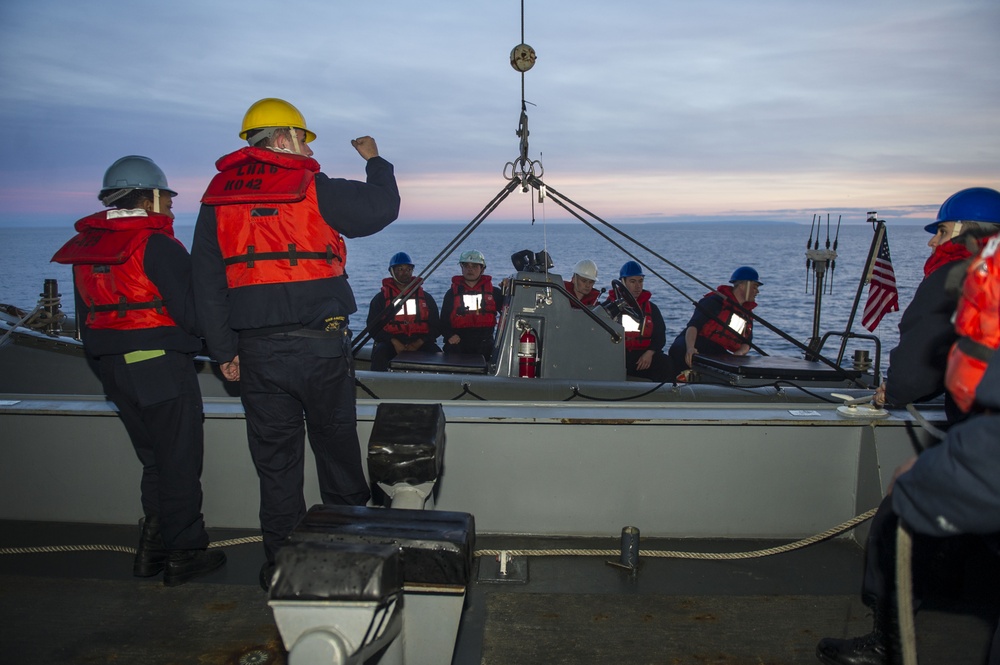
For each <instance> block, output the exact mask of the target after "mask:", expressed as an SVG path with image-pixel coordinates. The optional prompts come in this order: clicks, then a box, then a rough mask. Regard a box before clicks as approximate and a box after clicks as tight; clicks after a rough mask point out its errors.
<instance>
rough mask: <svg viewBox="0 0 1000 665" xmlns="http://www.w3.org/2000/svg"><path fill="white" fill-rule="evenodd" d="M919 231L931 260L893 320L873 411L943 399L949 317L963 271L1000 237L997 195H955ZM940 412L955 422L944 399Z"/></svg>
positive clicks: (951, 337) (975, 190) (984, 191)
mask: <svg viewBox="0 0 1000 665" xmlns="http://www.w3.org/2000/svg"><path fill="white" fill-rule="evenodd" d="M924 230H926V231H927V232H928V233H933V234H934V235H933V236H932V237H931V239H930V240H929V241H928V242H927V246H928V247H930V248H931V250H932V251H931V255H930V257H928V259H927V262H926V263H925V264H924V279H923V281H921V282H920V285H919V286H918V287H917V290H916V291H915V292H914V294H913V299H912V300H911V301H910V304H909V305H907V307H906V309H905V310H904V311H903V315H902V316H901V317H900V319H899V343H898V344H897V345H896V347H895V348H894V349H893V350H892V351H890V352H889V369H888V371H887V372H886V380H885V382H884V383H883V384H882V385H881V386H879V389H878V390H877V391H876V393H875V400H874V401H875V404H876V405H878V406H882V405H884V404H890V405H900V406H903V405H906V404H911V403H913V402H923V401H927V400H930V399H933V398H935V397H938V396H939V395H941V394H942V393H945V386H944V372H945V367H946V365H947V360H948V349H949V348H951V345H952V344H953V343H954V342H955V339H956V335H955V328H954V326H953V325H952V314H953V313H954V311H955V306H956V305H957V304H958V297H959V294H960V291H961V287H962V279H963V278H964V276H965V268H966V266H967V265H968V264H969V262H970V261H971V260H972V257H973V256H974V255H975V254H977V253H978V252H979V250H980V248H981V247H982V246H983V245H984V244H985V242H986V239H987V238H988V237H989V236H991V235H993V234H995V233H997V232H998V231H1000V192H997V191H996V190H993V189H989V188H987V187H972V188H969V189H963V190H961V191H959V192H956V193H955V194H953V195H951V196H950V197H949V198H948V199H947V200H946V201H945V202H944V203H943V204H942V205H941V208H940V210H939V211H938V214H937V219H935V220H934V222H932V223H930V224H928V225H927V226H925V227H924ZM945 412H946V415H947V416H948V420H949V421H951V422H954V421H955V420H957V419H958V418H959V417H960V414H959V412H958V410H957V409H956V408H955V405H954V402H953V401H952V399H951V396H950V395H947V394H945Z"/></svg>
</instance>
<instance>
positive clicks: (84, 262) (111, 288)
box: [52, 210, 179, 330]
mask: <svg viewBox="0 0 1000 665" xmlns="http://www.w3.org/2000/svg"><path fill="white" fill-rule="evenodd" d="M74 228H75V229H76V230H77V234H76V235H75V236H73V237H72V238H71V239H70V240H69V241H68V242H67V243H66V244H65V245H63V246H62V248H60V249H59V251H58V252H56V253H55V256H53V257H52V260H53V261H55V262H56V263H63V264H70V265H72V266H73V282H74V284H75V285H76V288H77V291H79V293H80V298H81V299H82V300H83V301H84V302H85V303H86V304H87V318H86V325H87V326H88V327H90V328H92V329H94V330H99V329H111V330H141V329H145V328H160V327H164V326H176V325H177V323H176V322H175V321H174V320H173V319H172V318H171V317H170V314H169V313H168V312H167V310H166V308H165V307H164V305H163V298H162V296H161V295H160V292H159V290H158V289H157V288H156V285H155V284H153V282H152V281H151V280H150V279H149V277H148V276H147V275H146V270H145V268H144V266H143V262H144V258H145V254H146V244H147V243H148V242H149V238H150V237H151V236H153V235H154V234H157V233H159V234H163V235H166V236H169V237H170V238H174V227H173V219H172V218H171V217H168V216H167V215H161V214H158V213H149V214H147V213H146V212H145V211H144V210H105V211H103V212H98V213H94V214H93V215H90V216H89V217H84V218H83V219H81V220H79V221H78V222H77V223H76V224H75V226H74ZM174 240H175V242H179V241H177V240H176V239H174Z"/></svg>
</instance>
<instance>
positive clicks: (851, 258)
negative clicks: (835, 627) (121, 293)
mask: <svg viewBox="0 0 1000 665" xmlns="http://www.w3.org/2000/svg"><path fill="white" fill-rule="evenodd" d="M463 227H464V225H463V224H415V223H400V222H397V223H395V224H393V225H391V226H389V227H388V228H387V229H385V230H384V231H382V232H380V233H378V234H375V235H373V236H369V237H367V238H355V239H349V240H348V241H347V242H348V260H347V267H348V274H349V275H350V281H351V285H352V287H353V289H354V293H355V296H356V298H357V301H358V306H359V309H360V312H359V314H358V315H356V316H355V317H354V319H353V325H352V328H353V329H354V330H355V331H359V330H360V329H361V328H362V327H363V324H364V317H365V315H366V314H367V308H368V302H369V301H370V300H371V298H372V296H373V295H374V294H375V293H376V292H377V290H378V289H379V287H380V284H381V280H382V278H383V277H386V276H388V270H387V268H388V261H389V257H390V256H392V255H393V254H394V253H395V252H398V251H405V252H407V253H408V254H409V255H410V256H411V257H412V259H413V260H414V262H415V264H416V268H415V273H416V274H423V275H424V276H425V278H426V289H427V290H428V291H429V292H430V293H431V294H432V295H433V296H434V297H435V299H437V300H438V303H439V305H440V302H441V298H442V295H443V294H444V293H445V291H446V290H447V289H448V287H449V285H450V282H451V277H452V275H455V274H458V265H457V262H458V254H459V253H460V252H461V251H463V250H465V249H479V250H480V251H482V252H483V253H484V254H485V256H486V260H487V263H488V267H487V272H488V273H490V274H492V275H493V276H494V280H495V282H497V283H498V282H499V279H500V278H501V277H503V276H506V275H508V274H510V273H511V272H512V271H513V268H512V264H511V260H510V257H511V255H512V254H514V253H516V252H519V251H521V250H524V249H529V250H531V251H534V252H538V251H540V250H545V251H547V252H548V253H549V254H550V256H551V257H552V260H553V262H554V264H555V266H554V267H553V268H552V270H551V272H554V273H557V274H560V275H562V276H563V277H564V278H566V279H568V278H569V276H570V275H571V273H572V269H573V266H574V265H575V264H576V262H577V261H579V260H580V259H582V258H590V259H592V260H594V261H595V262H596V263H597V266H598V273H599V274H598V280H597V287H598V288H601V287H604V288H609V287H610V282H611V279H612V278H613V277H617V276H618V269H619V268H620V266H621V264H622V263H624V262H625V261H627V260H628V259H629V256H628V255H626V253H625V252H624V251H622V250H621V249H619V248H617V247H615V246H613V245H611V244H610V243H608V242H607V241H606V240H605V239H604V238H602V237H600V236H599V235H598V234H597V233H595V232H594V231H593V230H592V229H590V228H588V227H587V226H585V225H583V224H582V223H578V222H577V223H566V222H561V223H555V224H554V223H548V224H546V223H543V222H541V221H536V222H535V223H534V224H531V223H530V222H528V221H525V222H523V223H516V224H513V223H492V222H491V221H490V220H488V219H487V220H486V221H485V222H483V224H482V225H480V226H479V227H478V228H477V229H476V230H475V231H474V232H473V233H472V235H471V236H469V238H468V239H467V240H466V241H465V242H463V243H461V244H460V245H459V246H458V248H457V249H456V250H455V251H454V252H453V253H452V254H451V255H450V256H449V257H447V258H446V259H445V261H444V263H443V264H442V265H441V267H440V268H439V269H438V270H437V271H436V272H434V273H433V274H430V275H427V274H426V271H425V267H426V266H427V265H428V263H430V262H431V261H432V260H434V259H435V257H437V256H438V255H439V253H440V252H441V251H442V250H443V249H444V248H445V247H446V246H447V245H448V244H449V243H450V242H451V241H452V240H453V239H454V238H455V237H456V236H457V235H458V234H459V233H460V232H461V231H462V229H463ZM600 228H601V229H602V231H603V232H604V233H605V234H607V235H609V236H611V237H612V238H613V239H614V240H615V241H616V242H617V243H618V244H620V245H622V246H623V247H624V248H625V249H628V250H629V251H631V252H632V253H634V254H635V256H636V257H638V258H639V260H640V261H642V262H643V263H646V264H647V265H648V266H649V267H650V268H651V269H652V270H647V271H646V281H645V285H646V288H647V289H648V290H649V291H651V292H652V294H653V300H654V302H656V303H657V304H658V305H659V307H660V310H661V311H662V312H663V316H664V320H665V322H666V326H667V335H668V343H669V341H670V340H671V339H672V338H673V336H675V335H676V334H677V333H679V332H680V331H681V330H682V329H683V328H684V326H685V324H686V323H687V321H688V318H689V317H690V316H691V313H692V311H693V305H692V300H697V299H699V298H700V297H702V296H703V295H705V293H706V292H707V288H706V286H705V285H708V287H713V288H714V287H715V286H717V285H719V284H725V283H727V281H728V279H729V276H730V274H731V273H732V271H733V270H734V269H735V268H736V267H738V266H741V265H751V266H754V267H755V268H757V270H758V272H759V273H760V277H761V280H762V281H763V282H764V285H763V286H762V287H761V291H760V294H759V296H758V298H757V301H758V303H759V305H758V307H757V309H756V310H755V313H757V314H758V315H760V316H761V317H762V318H763V319H764V320H766V321H767V322H768V323H770V324H772V325H773V326H775V327H777V328H779V329H780V330H782V331H784V332H785V333H787V334H788V335H790V336H791V337H792V338H794V339H796V340H798V341H800V342H802V343H807V342H808V340H809V338H810V337H811V336H812V328H813V312H814V304H815V296H814V294H813V290H812V288H811V281H812V280H811V278H810V280H809V285H810V287H809V288H808V291H807V273H806V259H805V249H806V243H807V240H808V238H809V234H810V226H809V224H804V225H802V224H782V223H721V222H720V223H699V224H688V223H661V224H623V225H619V226H618V228H619V229H620V230H622V231H623V232H624V233H626V234H628V235H629V236H631V237H632V238H634V239H635V240H637V241H639V242H640V243H642V244H643V245H644V246H646V247H648V248H649V249H651V250H652V251H653V252H655V253H656V254H659V255H660V256H662V257H663V258H665V259H666V260H667V261H669V262H670V264H672V265H667V264H664V263H663V262H662V261H660V260H659V259H656V258H653V256H652V255H651V254H650V253H649V252H647V251H645V250H642V249H639V248H638V247H636V246H635V245H634V244H633V243H632V242H630V241H628V240H625V239H623V238H621V237H620V236H618V235H617V234H615V233H614V232H611V231H608V230H607V229H605V228H603V227H600ZM175 231H176V235H177V237H178V239H179V240H180V241H181V242H183V243H184V245H185V246H186V247H188V248H189V249H190V247H191V238H192V236H193V234H194V227H193V219H191V220H185V219H183V218H179V219H178V220H177V223H176V227H175ZM835 232H836V228H835V223H834V226H833V227H831V229H830V236H831V243H832V241H833V239H834V234H835ZM72 233H73V231H72V229H71V227H70V225H69V224H67V227H66V228H53V227H44V228H0V247H2V248H3V254H2V258H0V302H2V303H7V304H13V305H16V306H18V307H21V308H22V309H31V308H32V307H33V306H34V305H35V303H36V302H37V300H38V296H39V294H40V293H41V290H42V285H43V282H44V280H45V279H57V280H58V281H59V286H60V291H61V293H62V294H63V296H64V297H63V309H64V311H65V312H66V313H67V314H68V315H70V316H72V315H73V300H72V297H71V293H72V287H71V284H72V278H71V272H70V269H69V267H68V266H62V265H58V264H55V263H50V262H49V260H50V259H51V257H52V254H53V253H54V252H55V251H56V250H57V249H58V248H59V247H60V246H61V245H62V244H63V243H64V242H65V241H66V240H67V239H68V238H69V237H71V235H72ZM821 236H822V237H821V239H820V246H821V247H822V246H824V245H825V242H826V226H825V223H824V225H823V230H822V234H821ZM871 238H872V228H871V225H868V224H853V225H842V226H841V228H840V235H839V239H838V243H837V252H838V257H837V261H836V268H835V270H834V271H833V277H832V293H829V292H827V293H824V295H823V298H822V309H821V314H820V334H823V333H824V332H826V331H829V330H837V331H842V330H844V329H845V328H846V326H847V321H848V317H849V314H850V309H851V305H852V304H853V301H854V298H855V295H856V293H857V290H858V282H859V279H860V277H861V271H862V267H863V264H864V260H865V258H866V256H867V253H868V249H869V246H870V245H871ZM813 239H814V240H815V234H814V236H813ZM928 239H929V236H928V234H927V233H926V232H924V230H923V229H922V228H921V227H920V226H916V225H913V226H910V225H898V226H893V227H891V228H889V245H890V251H891V254H892V260H893V267H894V269H895V272H896V280H897V284H898V288H899V300H900V307H901V308H902V309H905V307H906V305H907V304H908V303H909V302H910V299H911V298H912V297H913V291H914V289H915V288H916V287H917V285H918V284H919V282H920V279H921V278H922V275H923V264H924V261H925V260H926V258H927V256H928V253H929V251H930V250H929V249H928V247H927V246H926V243H927V240H928ZM652 271H655V273H657V274H658V275H659V277H657V276H656V275H654V274H653V272H652ZM682 271H683V272H682ZM685 272H686V273H688V275H690V276H692V277H693V278H696V279H692V277H689V276H688V275H685V274H684V273H685ZM828 275H829V274H828ZM696 280H700V281H701V282H703V284H702V283H699V282H698V281H696ZM830 281H831V280H830V278H829V276H828V277H827V286H828V287H829V284H830ZM826 290H827V291H828V290H829V289H826ZM867 294H868V287H867V286H865V287H864V290H863V292H862V297H861V309H863V307H864V302H865V299H866V298H867ZM899 316H900V314H899V313H891V314H889V315H887V316H886V317H885V318H884V319H883V320H882V323H881V325H880V326H879V328H878V329H877V330H876V333H875V334H876V336H877V337H878V338H879V339H880V341H881V344H882V351H883V356H885V355H886V354H887V353H888V351H889V350H890V349H892V348H893V346H895V344H896V342H897V340H898V331H897V324H898V322H899ZM860 319H861V316H860V311H859V313H858V315H857V317H856V319H855V322H854V326H853V330H854V331H855V332H858V333H867V331H866V330H864V329H863V328H862V327H861V323H860ZM754 342H755V343H756V344H757V346H759V347H760V348H761V349H763V350H764V351H765V352H766V353H768V354H769V355H790V356H801V351H800V350H799V349H798V348H797V347H796V346H795V345H794V344H792V343H790V342H788V341H786V340H785V339H783V338H782V337H781V336H779V335H778V334H776V333H773V332H771V331H770V330H767V329H766V328H765V327H764V326H763V325H760V324H758V325H757V326H756V327H755V329H754ZM838 344H839V341H838V338H831V340H830V341H829V342H828V343H827V347H826V352H827V354H828V355H834V356H835V355H836V348H838ZM854 348H869V349H872V348H873V347H872V346H871V345H870V344H868V345H864V344H862V343H861V342H858V341H853V342H851V343H850V344H849V345H848V354H847V357H848V358H849V357H850V355H851V353H850V351H851V350H852V349H854Z"/></svg>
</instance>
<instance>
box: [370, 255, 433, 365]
mask: <svg viewBox="0 0 1000 665" xmlns="http://www.w3.org/2000/svg"><path fill="white" fill-rule="evenodd" d="M389 274H390V275H391V277H386V278H385V279H383V280H382V289H381V290H380V291H379V292H378V293H376V294H375V297H374V298H372V301H371V304H370V305H369V306H368V321H367V323H368V330H370V331H371V335H372V339H373V340H375V345H374V347H373V348H372V360H371V363H372V364H371V369H372V371H375V372H386V371H388V370H389V361H390V360H392V359H393V358H395V357H396V354H398V353H402V352H403V351H429V352H439V351H441V347H439V346H438V345H437V338H438V335H439V334H440V329H441V319H440V316H439V315H438V306H437V303H436V302H434V298H433V297H432V296H431V294H429V293H427V292H426V291H424V287H423V285H422V284H419V283H417V284H413V281H414V279H415V278H414V277H413V261H412V260H411V259H410V255H409V254H407V253H406V252H396V253H395V254H393V255H392V258H391V259H389ZM411 284H412V286H411ZM407 287H409V288H407ZM404 291H406V296H405V297H402V296H403V292H404Z"/></svg>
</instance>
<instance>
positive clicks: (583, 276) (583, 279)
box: [565, 259, 601, 308]
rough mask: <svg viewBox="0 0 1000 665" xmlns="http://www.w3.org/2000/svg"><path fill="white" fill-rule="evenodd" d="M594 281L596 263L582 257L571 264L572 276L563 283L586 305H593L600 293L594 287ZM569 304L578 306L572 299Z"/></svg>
mask: <svg viewBox="0 0 1000 665" xmlns="http://www.w3.org/2000/svg"><path fill="white" fill-rule="evenodd" d="M596 281H597V264H596V263H594V262H593V261H591V260H590V259H583V260H582V261H579V262H578V263H577V264H576V265H575V266H573V277H572V278H571V279H570V281H568V282H566V283H565V285H566V290H567V291H569V292H570V293H572V294H573V295H574V296H576V299H577V300H579V301H580V302H582V303H583V304H584V305H586V306H587V307H593V306H594V305H596V304H597V299H598V298H599V297H600V295H601V292H600V291H597V290H595V289H594V283H595V282H596ZM570 305H572V306H573V307H575V308H579V305H577V304H576V303H575V302H573V301H570Z"/></svg>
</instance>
